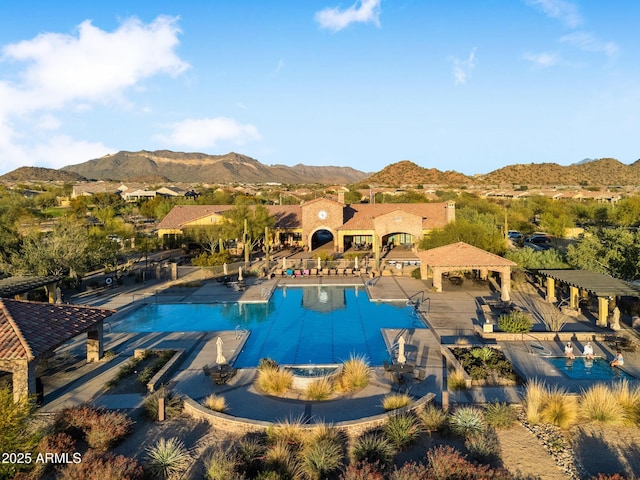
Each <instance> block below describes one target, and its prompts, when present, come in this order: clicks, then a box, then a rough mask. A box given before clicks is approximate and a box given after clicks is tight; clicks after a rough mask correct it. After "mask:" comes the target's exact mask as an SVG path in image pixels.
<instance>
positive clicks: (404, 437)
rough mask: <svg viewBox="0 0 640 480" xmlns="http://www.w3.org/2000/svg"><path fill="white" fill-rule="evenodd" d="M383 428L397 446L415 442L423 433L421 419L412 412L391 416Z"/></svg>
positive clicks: (400, 446)
mask: <svg viewBox="0 0 640 480" xmlns="http://www.w3.org/2000/svg"><path fill="white" fill-rule="evenodd" d="M382 429H383V431H384V434H385V435H386V436H387V438H388V439H389V440H390V441H391V443H393V444H394V445H395V446H396V447H397V448H402V447H404V446H405V445H409V444H410V443H413V442H414V441H415V440H416V439H417V438H418V437H419V436H420V434H421V433H422V425H421V424H420V421H419V420H418V419H417V418H416V416H415V415H412V414H410V413H401V414H399V415H392V416H390V417H389V418H388V419H387V421H386V423H385V424H384V426H383V427H382Z"/></svg>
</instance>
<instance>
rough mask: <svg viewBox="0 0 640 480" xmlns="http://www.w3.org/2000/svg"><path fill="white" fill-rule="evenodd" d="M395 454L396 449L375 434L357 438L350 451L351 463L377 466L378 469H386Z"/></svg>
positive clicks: (386, 440) (366, 434) (382, 437)
mask: <svg viewBox="0 0 640 480" xmlns="http://www.w3.org/2000/svg"><path fill="white" fill-rule="evenodd" d="M395 454H396V448H395V447H394V446H393V444H392V443H391V442H390V441H389V440H388V439H387V438H386V437H384V436H382V435H380V434H377V433H372V432H369V433H365V434H363V435H361V436H360V437H358V438H357V439H356V440H355V442H353V445H352V446H351V450H350V453H349V455H350V457H351V460H352V462H353V463H356V464H365V465H377V467H378V468H379V469H382V470H384V469H386V468H387V467H388V466H389V465H391V462H393V457H394V456H395Z"/></svg>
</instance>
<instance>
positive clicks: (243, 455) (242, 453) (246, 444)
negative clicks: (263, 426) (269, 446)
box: [234, 433, 265, 478]
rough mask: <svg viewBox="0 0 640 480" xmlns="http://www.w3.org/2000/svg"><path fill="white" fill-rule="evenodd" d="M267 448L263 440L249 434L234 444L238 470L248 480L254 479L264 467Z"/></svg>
mask: <svg viewBox="0 0 640 480" xmlns="http://www.w3.org/2000/svg"><path fill="white" fill-rule="evenodd" d="M264 452H265V446H264V442H263V438H262V437H261V436H259V435H256V434H254V433H249V434H247V435H245V436H244V437H242V438H241V439H240V440H238V441H237V442H236V443H235V444H234V453H235V457H236V459H237V464H238V468H239V469H240V470H241V471H242V472H243V473H244V474H245V476H246V477H248V478H254V477H255V476H256V475H257V473H258V471H259V469H260V467H261V466H262V458H263V456H264Z"/></svg>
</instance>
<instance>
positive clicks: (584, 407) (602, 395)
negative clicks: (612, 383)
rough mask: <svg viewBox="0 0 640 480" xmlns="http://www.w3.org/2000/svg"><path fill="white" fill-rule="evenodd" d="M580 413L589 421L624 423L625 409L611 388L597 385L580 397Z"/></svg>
mask: <svg viewBox="0 0 640 480" xmlns="http://www.w3.org/2000/svg"><path fill="white" fill-rule="evenodd" d="M578 408H579V413H580V415H581V416H582V417H584V418H586V419H588V420H595V421H597V422H603V423H622V422H624V420H625V417H626V415H625V409H624V408H623V407H622V405H620V403H618V399H617V398H616V395H615V394H614V392H613V391H612V390H611V389H610V388H609V386H607V385H605V384H603V383H596V384H595V385H592V386H591V387H590V388H589V389H587V390H586V391H584V392H582V395H580V403H579V407H578Z"/></svg>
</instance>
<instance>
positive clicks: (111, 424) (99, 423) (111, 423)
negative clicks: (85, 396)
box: [85, 411, 133, 452]
mask: <svg viewBox="0 0 640 480" xmlns="http://www.w3.org/2000/svg"><path fill="white" fill-rule="evenodd" d="M132 426H133V421H132V420H131V419H130V418H129V417H128V416H127V415H126V414H124V413H121V412H107V411H102V412H101V414H100V415H99V416H98V417H96V418H95V420H94V421H93V422H92V423H91V424H90V425H88V429H87V430H86V434H85V435H86V437H85V438H86V440H87V444H88V445H89V446H90V447H91V448H95V449H96V450H98V451H100V452H104V451H106V450H108V449H109V448H111V447H112V446H114V445H115V444H116V443H118V442H119V441H120V440H122V438H124V437H125V436H126V435H127V434H128V433H129V432H130V431H131V427H132Z"/></svg>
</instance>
